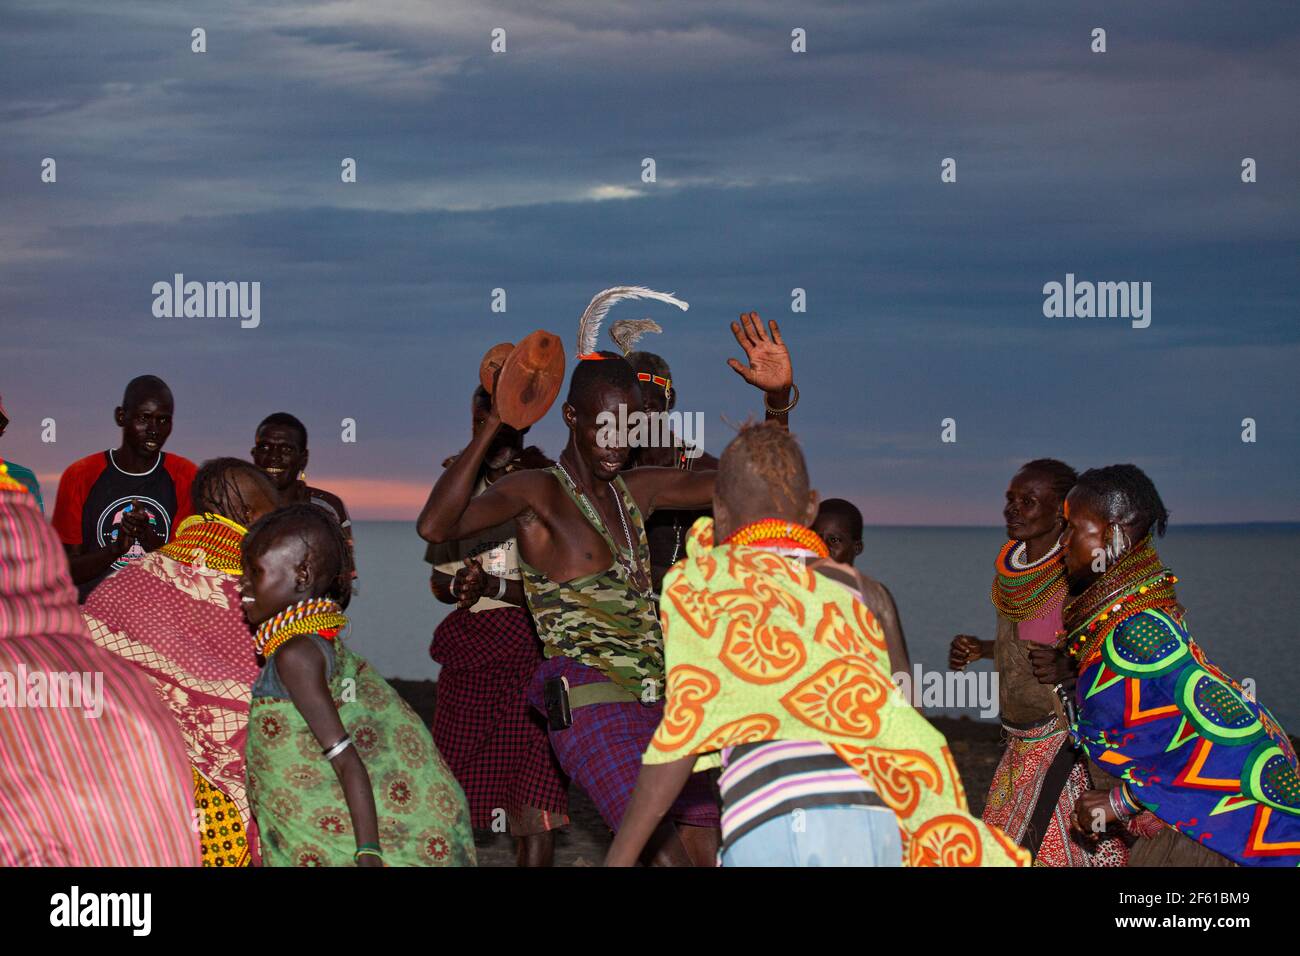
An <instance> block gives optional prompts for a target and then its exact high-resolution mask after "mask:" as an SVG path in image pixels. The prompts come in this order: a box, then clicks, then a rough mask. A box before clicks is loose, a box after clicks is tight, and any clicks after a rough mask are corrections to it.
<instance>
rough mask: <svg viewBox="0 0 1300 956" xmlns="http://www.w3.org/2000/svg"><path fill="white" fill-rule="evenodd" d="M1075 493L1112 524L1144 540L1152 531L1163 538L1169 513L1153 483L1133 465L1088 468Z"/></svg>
mask: <svg viewBox="0 0 1300 956" xmlns="http://www.w3.org/2000/svg"><path fill="white" fill-rule="evenodd" d="M1074 490H1075V492H1076V493H1077V494H1079V495H1081V496H1083V497H1084V500H1085V501H1086V502H1087V503H1088V504H1089V505H1090V506H1091V507H1092V508H1094V509H1095V510H1096V511H1097V513H1098V514H1099V515H1101V516H1102V517H1104V518H1105V519H1106V520H1107V521H1109V522H1111V523H1113V524H1124V525H1130V526H1132V527H1133V529H1134V530H1135V531H1136V532H1137V537H1139V538H1144V537H1146V535H1147V532H1149V531H1150V530H1151V529H1152V528H1154V529H1155V532H1156V534H1157V535H1158V536H1161V537H1163V536H1164V533H1165V528H1166V527H1168V525H1169V511H1168V510H1167V509H1166V508H1165V503H1164V502H1163V501H1161V500H1160V492H1158V491H1156V486H1155V484H1154V483H1153V482H1152V481H1151V479H1150V478H1148V477H1147V475H1146V472H1144V471H1143V470H1142V469H1141V468H1139V467H1138V466H1137V465H1107V466H1106V467H1105V468H1089V469H1088V470H1087V471H1085V472H1084V473H1083V474H1082V475H1080V476H1079V480H1078V482H1076V484H1075V486H1074Z"/></svg>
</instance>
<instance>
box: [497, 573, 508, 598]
mask: <svg viewBox="0 0 1300 956" xmlns="http://www.w3.org/2000/svg"><path fill="white" fill-rule="evenodd" d="M497 580H498V581H500V582H501V583H500V584H499V585H497V600H498V601H500V600H501V599H502V598H503V597H505V596H506V579H505V578H497Z"/></svg>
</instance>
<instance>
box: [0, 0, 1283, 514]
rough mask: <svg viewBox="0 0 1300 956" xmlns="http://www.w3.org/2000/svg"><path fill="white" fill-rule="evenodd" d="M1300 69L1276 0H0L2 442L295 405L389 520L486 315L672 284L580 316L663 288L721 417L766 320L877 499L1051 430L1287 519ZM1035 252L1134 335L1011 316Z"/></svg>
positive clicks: (983, 466) (680, 367) (1002, 463)
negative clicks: (153, 415)
mask: <svg viewBox="0 0 1300 956" xmlns="http://www.w3.org/2000/svg"><path fill="white" fill-rule="evenodd" d="M1135 6H1136V7H1137V9H1134V8H1133V7H1135ZM195 27H202V28H204V29H205V30H206V31H207V52H206V53H202V54H196V53H193V52H191V31H192V30H193V29H194V28H195ZM1095 27H1103V28H1104V29H1105V30H1106V44H1107V51H1106V52H1105V53H1093V52H1091V50H1090V46H1091V43H1092V38H1091V31H1092V30H1093V29H1094V28H1095ZM496 28H502V29H504V30H505V31H506V34H505V35H506V52H505V53H500V54H494V53H492V52H491V50H490V43H491V33H492V31H493V30H494V29H496ZM795 28H802V29H804V30H805V31H806V34H807V52H806V53H802V54H800V53H795V52H792V51H791V48H790V44H791V31H792V30H793V29H795ZM1298 73H1300V11H1297V9H1296V7H1295V5H1294V4H1284V3H1276V4H1273V3H1255V4H1250V5H1249V6H1248V7H1245V8H1242V7H1239V6H1237V5H1233V4H1227V3H1213V4H1211V3H1197V2H1184V3H1143V4H1140V5H1132V4H1122V3H1084V4H1073V3H1072V4H1059V3H1052V4H1045V3H1006V2H997V0H985V2H980V3H977V4H972V3H959V2H946V0H928V2H915V0H906V2H882V3H829V2H828V3H801V4H797V5H796V4H793V3H776V2H765V0H744V2H741V0H733V2H699V0H691V2H686V0H670V2H656V3H644V2H602V3H600V4H592V3H589V2H579V0H572V2H554V3H528V4H524V3H519V4H503V3H493V2H482V0H473V2H469V0H433V2H429V0H401V2H389V0H334V2H325V3H301V2H275V0H258V2H255V3H253V2H247V3H245V2H222V3H220V4H218V3H191V2H185V3H166V4H163V3H156V2H138V3H130V2H121V0H79V2H61V0H40V2H30V3H28V2H15V0H0V90H2V91H3V94H4V95H3V96H2V97H0V323H2V324H0V330H2V332H3V349H4V351H3V355H4V363H3V368H2V369H0V394H2V395H3V397H4V401H5V405H6V407H7V408H8V410H9V414H10V417H11V418H12V419H13V423H12V425H11V426H10V428H9V432H8V433H7V434H6V435H5V436H4V438H3V439H2V440H0V455H4V456H5V457H8V458H12V459H13V460H15V461H18V462H21V463H23V464H26V465H28V466H29V467H32V468H33V469H35V470H36V471H37V472H38V474H39V475H40V476H41V477H42V479H43V481H46V482H48V483H50V484H51V485H52V483H53V482H54V481H55V480H56V479H57V476H58V473H59V472H60V471H61V470H62V468H63V467H64V466H66V465H67V464H68V463H69V462H71V461H72V460H74V459H76V458H78V457H80V456H82V455H84V454H87V453H88V452H91V451H94V450H96V449H101V448H104V447H108V446H109V445H112V444H115V443H116V441H117V435H116V432H115V429H114V428H113V425H112V418H111V415H112V409H113V407H114V405H116V404H117V402H118V401H119V399H120V394H121V389H122V386H123V385H124V384H125V383H126V381H127V380H128V379H130V378H131V377H132V376H134V375H137V374H141V373H144V372H153V373H156V374H160V375H162V376H163V377H164V378H166V379H167V380H168V382H170V383H171V385H172V387H173V390H174V392H175V395H176V400H177V414H176V428H175V431H174V433H173V436H172V440H171V442H170V443H169V445H168V450H170V451H175V452H177V453H180V454H183V455H186V456H188V457H190V458H193V459H196V460H200V459H203V458H206V457H211V456H214V455H219V454H232V453H233V454H240V455H243V454H246V453H247V450H248V449H249V447H250V446H251V444H252V436H253V429H254V426H255V425H256V423H257V422H258V421H259V420H260V419H261V418H262V417H263V416H265V415H266V414H267V413H269V412H272V411H277V410H286V411H290V412H293V413H294V414H297V415H298V416H299V417H301V418H303V419H304V420H305V421H306V422H307V423H308V426H309V427H310V429H311V435H312V437H311V445H312V454H313V462H312V467H311V469H310V470H311V477H312V480H313V483H315V484H320V485H323V486H325V487H329V488H332V489H334V490H336V491H338V492H340V493H341V494H342V495H343V497H344V498H345V499H346V500H348V501H349V503H350V504H351V506H352V508H353V510H354V512H355V513H356V514H357V515H359V516H360V517H362V518H366V517H371V518H409V517H413V516H414V514H415V512H416V511H417V510H418V508H419V505H420V503H421V502H422V500H423V498H424V495H425V494H426V492H427V489H428V486H429V484H430V483H431V482H432V480H433V479H434V478H435V477H436V473H437V470H438V469H437V463H438V462H440V461H441V460H442V459H443V458H444V457H445V456H446V455H447V454H449V453H451V452H453V451H455V450H457V449H458V448H459V447H460V446H461V445H462V444H463V443H464V441H465V439H466V436H467V431H468V424H469V422H468V417H469V411H468V401H467V399H468V394H469V391H470V389H471V388H472V386H473V384H474V382H475V375H476V369H477V364H478V361H479V358H480V357H481V356H482V353H483V351H484V350H485V348H486V347H487V346H489V345H491V344H493V343H495V342H499V341H502V340H517V339H519V338H520V337H522V336H523V335H525V334H527V333H528V332H530V331H532V330H533V329H536V328H546V329H549V330H551V331H553V332H556V333H557V334H559V335H561V336H562V338H563V340H564V342H565V347H566V349H568V350H570V352H572V349H573V341H574V330H575V323H576V319H577V316H578V315H579V313H580V312H581V311H582V308H583V307H584V306H585V304H586V303H587V301H588V299H589V298H590V297H591V295H592V294H593V293H594V292H596V291H598V290H599V289H602V288H605V287H607V286H610V285H617V284H624V283H630V284H642V285H648V286H651V287H653V288H657V289H662V290H666V291H673V292H676V293H678V294H679V295H681V296H682V297H683V298H685V299H687V300H689V302H690V303H691V308H690V311H689V312H688V313H685V314H682V313H678V312H676V311H675V310H671V309H668V308H667V307H663V306H658V305H653V304H652V305H638V304H628V305H623V306H618V307H616V310H615V313H614V317H619V316H622V317H629V318H635V317H641V316H645V315H650V316H653V317H654V318H656V319H658V320H660V322H661V324H662V325H663V326H664V328H665V334H664V335H663V336H661V337H659V338H658V339H657V340H656V342H655V345H654V346H653V347H655V348H656V349H657V350H659V351H662V352H663V353H664V354H665V355H666V356H667V357H668V358H669V360H670V361H671V363H672V365H673V371H674V378H675V380H676V382H677V384H678V387H679V394H680V404H681V407H683V408H684V409H686V410H690V411H702V412H704V413H705V414H706V432H705V437H706V442H707V445H708V446H709V447H710V449H711V450H713V451H715V452H717V451H720V450H721V448H722V446H723V445H725V443H726V440H727V437H728V435H729V429H728V425H727V423H726V422H727V420H730V421H736V420H740V419H743V418H744V417H745V416H746V415H747V414H748V413H750V412H757V411H758V410H759V407H760V405H759V402H760V399H759V397H758V396H757V393H754V392H753V391H752V390H751V389H749V388H748V387H747V386H745V385H744V383H743V382H742V381H741V380H740V379H739V378H738V377H737V376H736V375H735V374H734V373H733V372H731V371H730V370H728V369H727V368H726V367H725V365H724V362H725V360H726V358H727V357H728V356H733V355H735V356H738V355H739V354H740V353H739V350H738V349H737V347H736V345H735V343H734V341H733V340H732V338H731V335H730V333H729V331H728V328H727V325H728V322H729V321H730V320H731V319H732V318H734V317H735V315H736V314H737V313H739V312H742V311H748V310H757V311H758V312H759V313H760V314H762V315H763V316H764V317H765V318H776V319H777V320H778V321H780V323H781V325H782V328H783V330H784V331H785V335H786V339H787V341H788V342H789V344H790V345H791V347H792V350H793V356H794V369H795V377H796V381H797V382H798V383H799V385H800V387H801V390H802V395H803V398H802V401H801V403H800V405H799V408H798V409H797V411H796V413H795V415H794V418H793V427H794V430H795V431H796V433H797V434H798V435H799V436H800V437H801V438H802V439H803V441H804V443H805V447H806V450H807V452H808V456H809V460H810V464H811V467H812V470H813V474H814V478H815V483H816V484H817V485H818V486H819V488H820V489H821V490H822V492H823V493H824V494H827V495H840V496H845V497H849V498H852V499H854V500H855V501H857V502H858V503H859V504H860V505H861V506H862V507H863V510H864V512H866V515H867V518H868V521H872V522H877V523H926V524H943V523H963V524H964V523H972V524H995V523H997V519H998V513H999V509H1000V499H1001V494H1002V490H1003V488H1004V487H1005V483H1006V480H1007V478H1008V476H1009V474H1010V473H1011V472H1012V471H1013V470H1014V468H1015V466H1016V464H1017V463H1019V462H1021V461H1023V460H1025V459H1026V458H1030V457H1037V456H1043V455H1052V456H1057V457H1062V458H1064V459H1066V460H1068V461H1069V462H1071V463H1072V464H1075V465H1076V466H1079V467H1088V466H1094V465H1101V464H1107V463H1111V462H1115V461H1134V462H1136V463H1138V464H1140V465H1142V466H1143V467H1144V468H1146V469H1147V470H1148V471H1149V473H1150V474H1151V475H1152V476H1153V478H1154V479H1155V481H1156V483H1157V485H1158V486H1159V488H1160V489H1161V491H1162V493H1163V494H1164V496H1165V499H1166V502H1167V503H1168V504H1169V506H1170V508H1171V510H1172V511H1173V512H1174V518H1175V521H1181V522H1188V523H1192V522H1219V521H1242V520H1300V494H1298V492H1300V478H1297V475H1298V474H1300V442H1298V441H1297V437H1300V402H1298V401H1297V399H1298V398H1300V386H1297V375H1296V365H1297V359H1298V358H1300V324H1298V323H1297V309H1296V301H1297V291H1300V265H1298V262H1300V259H1298V256H1297V251H1298V249H1300V246H1298V245H1297V240H1298V239H1300V189H1298V188H1297V183H1298V182H1300V142H1298V140H1300V135H1298V134H1297V128H1298V127H1297V123H1296V120H1295V103H1296V100H1297V96H1296V94H1297V87H1298V85H1300V84H1298V82H1297V80H1298V76H1297V74H1298ZM45 157H52V158H54V159H55V160H56V162H57V177H58V178H57V182H56V183H53V184H46V183H42V182H41V162H42V160H43V159H44V158H45ZM344 157H352V158H355V159H356V161H357V167H358V181H357V182H356V183H355V184H344V183H342V182H341V181H340V162H341V161H342V160H343V158H344ZM646 157H651V158H653V159H654V160H655V164H656V172H657V182H655V183H652V184H647V183H643V182H642V180H641V170H642V160H643V159H644V158H646ZM945 157H952V158H954V159H956V161H957V182H955V183H942V182H941V181H940V163H941V161H942V160H943V159H944V158H945ZM1245 157H1250V158H1253V159H1254V160H1255V161H1256V162H1257V165H1258V182H1256V183H1253V184H1245V183H1243V182H1242V181H1241V163H1242V159H1243V158H1245ZM178 272H179V273H183V274H184V275H185V276H186V278H187V279H197V280H201V281H206V280H230V281H258V282H260V283H261V325H260V327H258V328H256V329H241V328H240V327H239V322H238V320H234V319H176V318H155V317H154V315H153V314H152V309H151V307H152V304H153V295H152V292H151V289H152V286H153V284H154V283H155V282H159V281H170V279H171V277H172V275H173V274H174V273H178ZM1067 273H1074V274H1075V275H1076V276H1077V277H1078V278H1079V279H1080V280H1083V279H1090V280H1100V281H1140V282H1150V283H1151V284H1152V302H1151V319H1152V321H1151V325H1150V327H1149V328H1146V329H1134V328H1132V327H1131V326H1130V323H1129V322H1128V321H1127V320H1124V319H1079V318H1059V319H1049V318H1045V317H1044V315H1043V309H1042V306H1043V292H1042V288H1043V285H1044V283H1047V282H1051V281H1063V280H1064V278H1065V275H1066V274H1067ZM497 287H501V288H504V289H505V290H506V293H507V304H508V311H507V312H506V313H505V314H499V313H494V312H492V311H491V310H490V303H491V293H492V289H494V288H497ZM796 287H798V288H803V289H805V290H806V292H807V304H808V308H807V311H806V312H804V313H794V312H792V311H791V290H792V289H794V288H796ZM46 418H53V419H54V420H55V422H56V423H57V426H56V427H57V441H56V442H54V443H52V444H49V443H43V442H42V441H41V421H42V420H43V419H46ZM343 418H353V419H355V420H356V422H357V439H358V440H357V442H356V443H355V444H345V443H343V442H342V441H341V440H340V427H339V423H340V421H341V420H342V419H343ZM946 418H953V419H955V420H956V434H957V441H956V442H955V443H943V442H941V441H940V432H941V425H940V423H941V422H942V421H943V420H944V419H946ZM1244 418H1252V419H1254V420H1255V422H1256V423H1257V432H1258V440H1257V441H1256V442H1255V443H1253V444H1248V443H1243V442H1242V440H1241V432H1242V419H1244ZM534 437H535V438H536V439H537V440H538V441H539V443H540V444H542V445H543V446H544V447H545V448H547V449H548V450H550V451H552V452H558V450H559V448H560V447H561V446H562V444H563V439H564V435H563V432H562V426H561V425H560V423H559V419H558V410H555V411H553V412H552V414H551V416H549V417H548V418H547V419H546V420H545V421H544V422H543V423H542V424H540V425H539V426H537V427H536V428H535V429H534ZM52 490H53V489H52V487H51V488H48V489H47V492H51V491H52ZM51 503H52V496H51Z"/></svg>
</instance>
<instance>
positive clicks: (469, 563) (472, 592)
mask: <svg viewBox="0 0 1300 956" xmlns="http://www.w3.org/2000/svg"><path fill="white" fill-rule="evenodd" d="M470 412H471V417H470V434H471V436H473V435H477V434H478V433H479V432H480V431H482V430H483V428H484V427H486V426H487V422H488V416H489V415H490V414H491V412H492V400H491V398H488V399H487V400H483V399H482V398H481V397H480V396H479V395H478V394H477V393H476V394H475V395H474V396H473V397H472V398H471V399H470ZM526 431H527V429H524V431H519V430H518V429H515V428H511V427H510V426H509V425H505V424H503V425H501V427H500V428H499V429H498V430H497V434H496V437H495V438H494V439H493V440H492V444H490V445H489V446H488V450H487V453H486V455H485V462H486V463H485V465H484V467H483V475H484V476H485V477H486V478H487V480H488V482H489V483H492V482H496V481H498V480H500V478H501V477H502V476H503V475H504V474H505V466H506V465H508V464H509V463H510V462H511V461H513V460H514V459H515V458H516V457H517V456H518V455H519V453H520V452H521V451H523V448H524V433H525V432H526ZM493 462H496V463H497V465H496V466H495V467H494V466H493ZM464 564H465V566H464V567H463V568H461V569H460V570H459V571H457V572H456V576H455V577H452V576H451V575H450V574H445V573H444V572H442V571H439V570H438V569H437V568H434V569H433V573H432V576H431V577H430V580H429V583H430V585H431V586H432V588H433V594H434V596H435V597H436V598H437V599H438V600H439V601H441V602H442V603H443V604H455V605H456V606H457V607H459V608H469V607H473V606H474V605H475V604H477V603H478V599H479V598H481V597H483V596H484V595H485V594H486V595H489V596H490V597H493V598H495V597H496V595H497V591H498V590H499V589H500V586H501V579H500V578H499V577H497V576H496V575H494V574H488V573H487V572H486V571H484V570H483V565H482V563H481V562H480V561H478V559H476V558H466V559H465V560H464ZM501 600H502V601H504V602H505V603H506V604H513V605H514V606H515V607H525V606H527V604H526V601H525V599H524V585H523V582H522V581H516V580H511V579H507V580H506V590H505V594H503V595H502V596H501ZM552 842H553V841H552ZM544 865H547V866H549V865H550V864H544Z"/></svg>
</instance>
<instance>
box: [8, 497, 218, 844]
mask: <svg viewBox="0 0 1300 956" xmlns="http://www.w3.org/2000/svg"><path fill="white" fill-rule="evenodd" d="M193 806H194V789H193V779H192V777H191V775H190V765H189V760H188V758H187V757H186V754H185V745H184V744H183V743H182V741H181V737H180V734H179V732H178V731H177V729H176V725H175V723H174V722H173V721H172V719H171V717H170V716H169V715H168V713H167V711H166V709H165V708H164V707H163V705H162V703H161V702H160V701H159V700H158V698H157V696H156V695H155V694H154V692H153V690H152V688H151V687H150V686H149V684H148V682H147V681H146V680H145V678H144V677H143V675H141V674H139V673H137V672H136V671H135V669H134V668H133V667H132V665H131V664H128V663H126V662H125V661H122V660H119V659H118V658H116V657H114V656H113V655H112V654H110V653H108V652H107V651H103V650H101V649H99V648H98V647H96V646H95V645H94V644H93V643H92V642H91V641H90V638H89V635H88V634H87V633H86V627H85V624H84V623H83V622H82V619H81V614H80V613H79V611H78V609H77V592H76V590H75V589H74V588H73V586H72V582H71V579H70V577H69V574H68V564H67V559H66V558H65V557H64V554H63V548H62V546H61V545H60V544H59V539H58V537H57V536H56V535H55V533H54V531H53V530H52V529H51V528H50V527H49V525H47V524H46V523H45V521H44V520H43V519H42V517H41V515H40V512H38V511H37V510H36V507H35V503H34V501H33V500H32V499H31V496H30V495H23V494H15V493H12V492H0V866H197V865H198V863H199V842H198V839H197V836H196V833H195V826H194V813H193Z"/></svg>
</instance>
